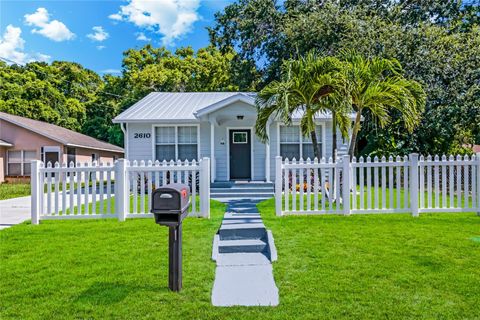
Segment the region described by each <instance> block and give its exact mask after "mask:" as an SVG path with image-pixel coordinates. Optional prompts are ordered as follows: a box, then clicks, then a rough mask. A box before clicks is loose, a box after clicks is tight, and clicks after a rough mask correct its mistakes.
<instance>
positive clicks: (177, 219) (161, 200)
mask: <svg viewBox="0 0 480 320" xmlns="http://www.w3.org/2000/svg"><path fill="white" fill-rule="evenodd" d="M189 207H190V189H189V187H188V185H186V184H180V183H172V184H167V185H164V186H163V187H160V188H158V189H155V191H154V192H153V193H152V206H151V208H152V210H151V211H152V213H153V215H154V216H155V222H156V223H158V224H160V225H163V226H167V227H169V232H168V269H169V270H168V287H169V288H170V290H172V291H180V290H181V289H182V221H183V219H184V218H185V217H186V216H187V214H188V208H189Z"/></svg>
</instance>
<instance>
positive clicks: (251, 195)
mask: <svg viewBox="0 0 480 320" xmlns="http://www.w3.org/2000/svg"><path fill="white" fill-rule="evenodd" d="M273 195H274V194H273V192H262V193H260V192H258V193H254V192H252V193H230V192H227V193H225V192H222V193H220V192H215V193H213V192H212V193H210V197H211V198H214V199H215V198H231V199H251V198H262V199H269V198H271V197H273Z"/></svg>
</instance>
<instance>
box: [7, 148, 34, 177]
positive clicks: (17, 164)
mask: <svg viewBox="0 0 480 320" xmlns="http://www.w3.org/2000/svg"><path fill="white" fill-rule="evenodd" d="M7 157H8V163H7V166H8V167H7V170H8V175H9V176H29V175H30V173H31V161H32V160H35V159H36V157H37V153H36V152H35V151H29V150H8V152H7Z"/></svg>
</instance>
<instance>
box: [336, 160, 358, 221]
mask: <svg viewBox="0 0 480 320" xmlns="http://www.w3.org/2000/svg"><path fill="white" fill-rule="evenodd" d="M342 160H343V161H342V166H343V168H342V179H343V181H342V187H343V188H342V189H343V190H342V192H343V194H342V198H343V214H344V215H346V216H348V215H349V214H350V156H349V155H344V156H343V159H342ZM353 196H354V197H355V193H354V194H353ZM338 204H339V203H337V205H338Z"/></svg>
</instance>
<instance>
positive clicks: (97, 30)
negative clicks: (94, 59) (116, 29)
mask: <svg viewBox="0 0 480 320" xmlns="http://www.w3.org/2000/svg"><path fill="white" fill-rule="evenodd" d="M92 30H93V33H89V34H87V37H88V38H89V39H91V40H93V41H99V42H102V41H105V40H107V39H108V37H109V36H110V35H109V34H108V32H106V31H105V30H103V28H102V27H101V26H95V27H93V28H92Z"/></svg>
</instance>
